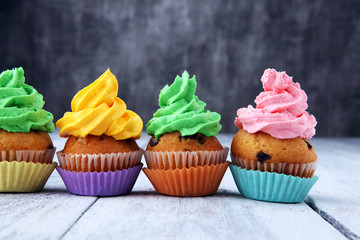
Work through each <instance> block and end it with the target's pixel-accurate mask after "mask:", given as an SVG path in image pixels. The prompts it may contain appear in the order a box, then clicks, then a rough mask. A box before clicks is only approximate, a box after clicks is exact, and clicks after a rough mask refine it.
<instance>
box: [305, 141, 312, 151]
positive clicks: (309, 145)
mask: <svg viewBox="0 0 360 240" xmlns="http://www.w3.org/2000/svg"><path fill="white" fill-rule="evenodd" d="M304 142H305V143H306V145H307V146H308V149H312V147H313V146H312V145H311V144H310V142H309V141H308V140H306V139H304Z"/></svg>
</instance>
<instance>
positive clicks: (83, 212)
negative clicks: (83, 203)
mask: <svg viewBox="0 0 360 240" xmlns="http://www.w3.org/2000/svg"><path fill="white" fill-rule="evenodd" d="M97 200H99V198H96V200H95V201H94V202H93V203H91V204H90V205H89V206H88V207H87V208H86V209H85V210H84V211H82V213H81V214H80V216H79V217H78V218H77V219H76V220H75V222H74V223H73V224H72V225H71V226H70V227H69V229H68V230H66V231H65V232H64V233H63V235H61V237H60V238H59V239H60V240H61V239H63V238H64V237H65V235H66V234H67V233H68V232H69V231H70V230H71V229H72V228H73V227H74V226H75V225H76V223H77V222H78V221H79V220H80V218H82V216H83V215H84V214H85V213H86V212H87V211H88V210H89V209H90V208H91V207H92V206H93V205H94V204H95V203H96V202H97Z"/></svg>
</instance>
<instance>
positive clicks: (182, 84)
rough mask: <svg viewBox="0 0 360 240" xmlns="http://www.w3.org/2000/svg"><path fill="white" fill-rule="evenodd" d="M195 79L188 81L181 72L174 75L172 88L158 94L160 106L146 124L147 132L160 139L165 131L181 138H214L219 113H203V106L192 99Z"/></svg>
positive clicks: (196, 98) (197, 99) (195, 99)
mask: <svg viewBox="0 0 360 240" xmlns="http://www.w3.org/2000/svg"><path fill="white" fill-rule="evenodd" d="M195 90H196V78H195V75H194V76H193V77H192V78H190V76H189V73H188V72H187V71H184V73H183V74H182V76H181V77H180V76H176V78H175V81H174V83H173V84H172V85H171V86H168V85H166V86H165V87H164V88H163V89H162V90H161V91H160V95H159V106H160V109H158V110H157V111H156V112H155V113H154V116H153V118H152V119H150V121H149V122H148V123H147V124H146V127H147V133H148V134H149V135H154V136H155V138H157V139H159V138H160V137H161V135H163V134H164V133H167V132H174V131H179V132H180V133H181V135H182V136H190V135H194V134H196V133H201V134H203V135H205V136H208V137H210V136H216V135H217V134H218V133H219V131H220V129H221V124H220V123H219V122H220V119H221V116H220V114H218V113H216V112H210V111H209V110H206V111H205V110H204V108H205V106H206V103H204V102H203V101H200V100H199V98H198V97H197V96H195Z"/></svg>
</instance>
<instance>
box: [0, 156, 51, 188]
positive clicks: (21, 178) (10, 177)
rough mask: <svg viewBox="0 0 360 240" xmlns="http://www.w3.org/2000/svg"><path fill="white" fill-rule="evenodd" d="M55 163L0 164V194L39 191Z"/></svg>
mask: <svg viewBox="0 0 360 240" xmlns="http://www.w3.org/2000/svg"><path fill="white" fill-rule="evenodd" d="M56 165H57V163H55V162H54V163H48V164H46V163H33V162H17V161H11V162H8V161H1V162H0V192H37V191H41V190H42V189H43V187H44V185H45V183H46V181H47V180H48V178H49V177H50V175H51V173H52V171H53V170H54V169H55V167H56Z"/></svg>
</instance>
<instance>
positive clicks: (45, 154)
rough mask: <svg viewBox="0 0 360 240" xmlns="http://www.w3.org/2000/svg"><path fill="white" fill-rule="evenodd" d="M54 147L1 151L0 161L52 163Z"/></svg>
mask: <svg viewBox="0 0 360 240" xmlns="http://www.w3.org/2000/svg"><path fill="white" fill-rule="evenodd" d="M55 151H56V148H55V147H54V148H52V149H46V150H21V151H20V150H18V151H14V150H7V151H1V154H0V161H8V162H11V161H16V162H33V163H52V160H53V158H54V154H55Z"/></svg>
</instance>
